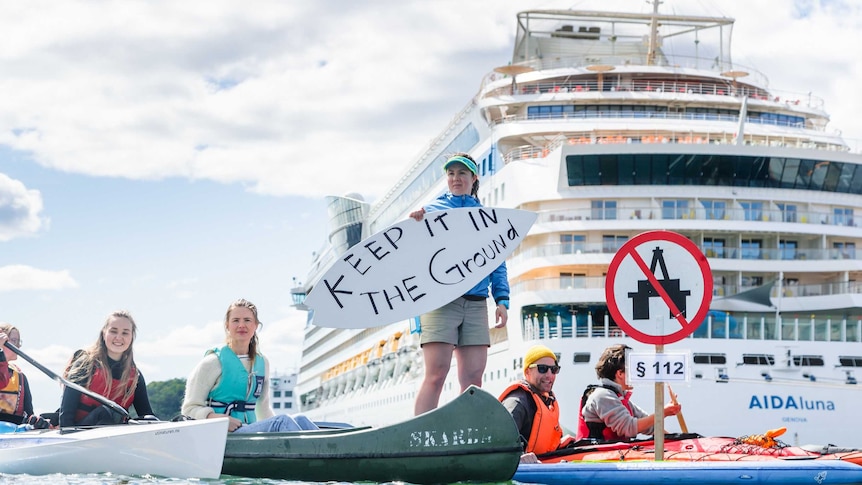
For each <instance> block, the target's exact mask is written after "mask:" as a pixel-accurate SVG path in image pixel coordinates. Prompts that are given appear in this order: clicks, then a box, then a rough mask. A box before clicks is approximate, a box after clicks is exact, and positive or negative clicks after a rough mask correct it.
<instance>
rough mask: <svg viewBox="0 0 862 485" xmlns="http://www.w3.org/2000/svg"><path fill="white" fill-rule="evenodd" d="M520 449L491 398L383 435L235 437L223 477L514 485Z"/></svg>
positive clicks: (463, 399)
mask: <svg viewBox="0 0 862 485" xmlns="http://www.w3.org/2000/svg"><path fill="white" fill-rule="evenodd" d="M520 456H521V444H520V441H519V439H518V431H517V429H515V423H514V421H512V417H511V416H509V413H508V412H507V411H506V409H505V408H503V406H502V405H501V404H500V403H499V401H497V399H495V398H494V397H493V396H492V395H490V394H488V393H487V392H486V391H483V390H481V389H479V388H478V387H470V388H469V389H467V390H466V391H465V392H464V393H463V394H461V395H460V396H459V397H457V398H456V399H455V400H453V401H451V402H450V403H448V404H446V405H445V406H442V407H440V408H438V409H435V410H433V411H429V412H427V413H425V414H422V415H420V416H416V417H415V418H412V419H409V420H407V421H404V422H401V423H397V424H393V425H389V426H383V427H380V428H368V427H366V428H350V429H337V430H320V431H298V432H293V433H247V434H230V435H228V439H227V446H226V447H225V453H224V464H223V465H222V473H223V474H225V475H236V476H243V477H254V478H272V479H282V480H304V481H310V482H326V481H346V482H360V481H373V482H392V481H404V482H410V483H417V484H425V483H452V482H458V481H465V480H473V481H482V482H499V481H508V480H509V479H511V478H512V476H513V475H514V474H515V470H517V468H518V460H519V458H520Z"/></svg>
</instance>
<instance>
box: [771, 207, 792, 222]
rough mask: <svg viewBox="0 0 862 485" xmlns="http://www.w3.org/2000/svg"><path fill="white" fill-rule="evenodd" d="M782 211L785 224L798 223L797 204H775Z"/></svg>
mask: <svg viewBox="0 0 862 485" xmlns="http://www.w3.org/2000/svg"><path fill="white" fill-rule="evenodd" d="M775 205H776V206H777V207H778V210H779V211H781V220H782V221H784V222H797V217H796V215H797V206H796V204H775Z"/></svg>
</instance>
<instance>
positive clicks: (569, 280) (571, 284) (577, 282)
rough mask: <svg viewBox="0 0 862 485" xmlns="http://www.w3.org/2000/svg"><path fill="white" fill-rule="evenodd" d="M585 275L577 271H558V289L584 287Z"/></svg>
mask: <svg viewBox="0 0 862 485" xmlns="http://www.w3.org/2000/svg"><path fill="white" fill-rule="evenodd" d="M586 287H587V275H586V274H579V273H560V289H561V290H566V289H572V288H580V289H583V288H586Z"/></svg>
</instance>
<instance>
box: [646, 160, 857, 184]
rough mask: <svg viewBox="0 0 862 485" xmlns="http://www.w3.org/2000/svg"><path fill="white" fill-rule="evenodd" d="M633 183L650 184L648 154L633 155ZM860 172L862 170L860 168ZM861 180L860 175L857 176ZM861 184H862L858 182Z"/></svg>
mask: <svg viewBox="0 0 862 485" xmlns="http://www.w3.org/2000/svg"><path fill="white" fill-rule="evenodd" d="M634 160H635V162H634V177H635V180H634V183H635V185H650V184H652V171H651V170H650V167H651V161H650V156H649V155H635V156H634ZM860 172H862V170H860ZM859 179H860V181H862V176H860V177H859ZM860 185H862V184H860Z"/></svg>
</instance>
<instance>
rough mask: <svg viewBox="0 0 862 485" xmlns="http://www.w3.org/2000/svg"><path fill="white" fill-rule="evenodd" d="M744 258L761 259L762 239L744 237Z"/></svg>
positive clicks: (742, 242) (742, 243) (741, 245)
mask: <svg viewBox="0 0 862 485" xmlns="http://www.w3.org/2000/svg"><path fill="white" fill-rule="evenodd" d="M740 242H741V244H740V247H741V248H742V259H761V248H762V247H763V240H762V239H742V240H741V241H740Z"/></svg>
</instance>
